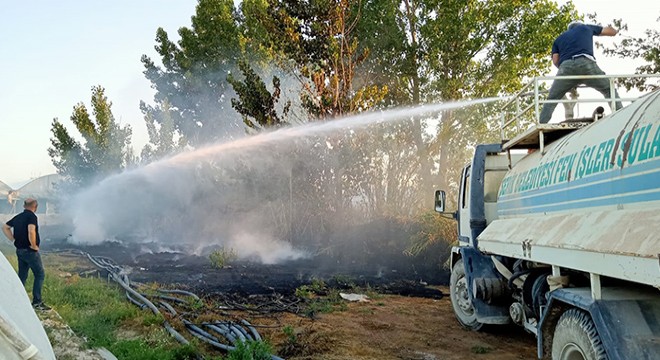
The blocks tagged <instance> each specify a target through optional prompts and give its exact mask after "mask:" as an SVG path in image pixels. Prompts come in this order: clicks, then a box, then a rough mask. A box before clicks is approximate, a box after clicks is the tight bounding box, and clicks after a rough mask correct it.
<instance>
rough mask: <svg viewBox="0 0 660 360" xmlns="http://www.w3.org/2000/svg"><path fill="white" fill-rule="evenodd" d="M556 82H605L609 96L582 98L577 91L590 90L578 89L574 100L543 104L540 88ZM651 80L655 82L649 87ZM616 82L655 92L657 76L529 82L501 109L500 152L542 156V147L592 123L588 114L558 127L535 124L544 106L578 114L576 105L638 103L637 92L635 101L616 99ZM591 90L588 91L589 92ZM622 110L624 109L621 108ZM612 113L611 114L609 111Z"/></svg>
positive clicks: (552, 78) (548, 78) (543, 92)
mask: <svg viewBox="0 0 660 360" xmlns="http://www.w3.org/2000/svg"><path fill="white" fill-rule="evenodd" d="M556 79H565V80H570V79H579V80H589V79H607V80H608V81H609V83H610V96H609V97H606V98H603V97H602V94H600V93H598V92H597V91H596V90H593V89H592V90H593V91H595V92H596V93H598V96H599V97H598V98H582V97H581V96H580V92H578V91H577V89H580V90H581V89H585V88H590V87H588V86H584V85H581V86H578V88H577V89H576V91H575V92H570V93H572V94H573V95H576V94H577V98H567V97H566V96H564V97H563V98H562V99H558V100H547V99H546V98H545V97H546V96H547V93H548V90H545V89H544V88H542V87H541V85H542V84H545V83H546V82H550V81H555V80H556ZM649 79H653V80H655V82H653V81H652V82H651V83H649V82H648V80H649ZM617 80H635V82H634V86H633V87H635V86H638V85H641V84H642V82H645V85H644V86H647V87H650V88H652V89H653V88H655V89H659V88H660V74H625V75H581V76H541V77H535V78H533V79H532V80H531V81H530V82H529V83H528V84H527V85H525V86H524V87H523V88H522V89H521V90H520V91H519V92H518V93H517V94H516V95H514V96H513V97H512V98H511V100H509V101H507V102H506V103H505V104H504V106H502V109H501V114H502V115H501V124H500V137H501V140H502V149H503V150H506V151H507V152H509V150H511V149H539V150H540V151H541V153H542V154H543V153H544V147H545V144H546V143H550V142H552V141H554V140H556V139H557V138H560V137H562V136H564V135H566V134H568V133H570V132H573V131H575V130H577V129H580V128H582V127H584V126H587V125H589V124H590V123H592V122H593V121H594V120H595V118H594V115H593V114H592V115H591V116H589V117H581V118H580V117H578V118H570V119H565V120H564V121H562V122H559V123H545V124H542V123H540V121H539V116H540V113H541V108H542V107H543V105H544V104H550V103H554V104H570V105H572V107H573V108H575V107H577V108H578V111H579V105H580V104H594V103H601V104H602V103H607V104H608V105H609V107H610V109H616V102H618V101H621V102H633V101H635V100H637V99H639V98H640V97H641V96H642V95H644V92H640V94H639V95H638V96H635V97H620V98H616V96H615V90H618V89H617ZM590 89H591V88H590ZM624 106H625V105H624ZM612 111H613V112H614V110H612Z"/></svg>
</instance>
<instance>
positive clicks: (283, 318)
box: [56, 254, 536, 360]
mask: <svg viewBox="0 0 660 360" xmlns="http://www.w3.org/2000/svg"><path fill="white" fill-rule="evenodd" d="M107 255H110V254H107ZM80 260H81V259H80V258H79V260H78V261H80ZM153 260H154V259H149V261H144V260H143V261H137V262H134V263H132V264H130V265H131V266H132V268H133V272H132V275H131V278H134V277H135V278H137V279H138V281H145V280H147V281H157V279H158V278H159V277H162V278H163V280H166V281H163V282H161V284H165V285H167V284H169V285H175V286H184V288H186V287H185V285H182V284H185V280H188V281H187V283H188V285H190V286H188V287H187V288H188V289H190V290H194V291H195V292H198V294H200V295H203V296H204V298H205V299H207V300H208V303H212V302H213V299H214V298H217V297H218V295H217V294H218V293H219V292H224V291H227V290H229V289H232V290H234V291H238V292H239V293H241V295H240V296H238V295H237V296H238V299H246V300H245V301H249V299H254V301H258V300H257V299H259V298H260V297H259V296H255V295H249V291H250V290H253V291H256V290H259V289H269V291H270V292H271V295H272V293H277V292H276V291H275V289H277V290H286V289H285V288H286V287H288V288H289V289H294V290H295V288H296V287H297V286H299V285H300V283H304V282H305V281H306V279H308V277H307V276H297V277H295V278H292V274H291V271H290V269H287V268H278V267H274V268H273V269H270V271H269V270H268V269H265V268H263V267H254V268H250V267H249V266H247V267H245V266H235V267H233V268H230V269H220V270H218V269H210V268H206V265H204V268H200V267H199V265H196V266H192V267H189V266H186V263H185V262H184V261H173V259H171V258H168V259H167V260H168V261H162V258H161V261H159V262H156V261H153ZM72 261H75V260H74V259H73V258H72ZM82 261H83V262H85V261H86V260H84V259H82ZM124 265H129V264H124ZM90 268H92V266H91V264H86V265H85V266H83V267H81V268H79V270H81V271H84V270H88V269H90ZM166 268H167V269H166ZM168 272H169V273H170V274H178V276H171V277H164V276H162V274H165V273H168ZM393 274H395V275H396V276H394V280H395V281H393V282H391V283H390V285H391V284H392V283H396V284H400V283H401V279H400V275H401V274H400V273H393ZM326 275H327V274H326ZM218 279H222V280H223V283H224V286H222V287H220V286H218V282H217V280H218ZM167 280H169V281H167ZM172 280H174V281H172ZM373 280H374V279H373V278H370V279H368V281H369V282H370V281H373ZM385 280H387V279H385ZM385 280H383V282H382V283H381V284H380V285H379V286H376V287H374V288H373V289H376V291H378V289H383V290H385V292H389V293H390V294H384V295H381V294H375V292H374V291H373V290H372V291H371V292H370V293H369V294H370V295H371V296H372V298H371V299H370V301H369V302H364V303H358V302H346V306H345V307H343V309H338V310H336V311H333V312H330V313H317V314H316V315H315V316H314V319H310V318H309V317H306V316H304V315H303V314H293V313H288V312H276V313H269V314H261V315H260V314H255V313H254V312H252V313H246V312H243V313H241V312H238V313H237V312H232V313H233V314H234V316H240V317H241V318H245V319H247V320H249V321H250V322H251V323H252V324H254V325H257V326H262V327H260V328H258V329H259V332H260V333H261V334H262V336H263V337H264V338H266V339H268V340H269V342H270V343H271V344H272V345H273V349H274V350H275V352H276V353H277V354H278V355H280V356H283V357H285V358H287V359H294V360H296V359H298V360H302V359H321V360H326V359H327V360H336V359H356V360H359V359H410V360H413V359H415V360H417V359H419V360H434V359H438V360H439V359H484V360H489V359H503V360H507V359H535V355H536V343H535V338H534V337H533V336H532V335H530V334H527V333H525V332H524V331H523V330H522V329H519V328H517V327H498V328H491V329H490V330H488V331H486V332H471V331H467V330H464V329H463V328H461V327H460V326H459V325H458V323H457V321H456V320H455V318H454V315H453V311H452V308H451V303H450V300H449V296H448V295H447V294H449V289H448V288H447V287H445V286H422V287H423V288H425V289H426V291H419V289H416V288H415V289H413V290H415V291H411V292H408V293H407V292H405V290H406V289H402V288H396V287H395V289H394V290H396V291H389V290H392V288H391V287H388V284H387V281H385ZM390 280H392V279H390ZM255 283H256V284H259V285H260V286H254V284H255ZM414 283H420V281H419V280H412V279H411V280H410V281H409V282H408V284H414ZM177 284H178V285H177ZM241 284H242V286H241ZM248 284H251V285H248ZM205 285H206V286H205ZM245 285H248V286H245ZM287 285H288V286H287ZM205 287H206V289H204V288H205ZM342 291H344V292H350V291H346V290H342ZM214 293H215V294H216V295H214ZM391 293H395V294H399V295H395V294H391ZM400 294H405V295H400ZM443 294H444V295H445V296H443ZM287 296H288V297H286V298H285V299H286V300H290V299H291V297H292V296H294V297H295V295H293V294H289V295H287ZM287 331H288V332H289V333H288V334H287V333H286V332H287ZM56 351H57V349H56Z"/></svg>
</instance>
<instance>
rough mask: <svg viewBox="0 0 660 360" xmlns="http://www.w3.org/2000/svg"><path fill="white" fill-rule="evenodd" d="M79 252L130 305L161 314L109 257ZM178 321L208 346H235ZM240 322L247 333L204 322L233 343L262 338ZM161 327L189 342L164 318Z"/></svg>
mask: <svg viewBox="0 0 660 360" xmlns="http://www.w3.org/2000/svg"><path fill="white" fill-rule="evenodd" d="M78 253H79V254H80V255H82V256H85V257H87V259H88V260H89V261H90V262H91V263H92V264H94V265H95V266H96V267H98V268H100V269H102V270H105V271H106V272H108V279H109V280H110V279H112V280H113V281H115V282H116V283H117V284H118V285H119V286H120V287H121V288H123V289H124V290H125V292H126V298H127V299H128V300H129V301H130V302H131V303H133V304H134V305H136V306H138V307H140V308H141V309H143V308H145V307H147V308H149V309H150V310H151V311H152V312H153V313H154V314H156V315H162V314H161V312H160V310H158V308H157V307H156V306H155V305H154V303H153V302H151V301H150V300H149V299H147V297H146V296H145V295H143V294H140V293H139V292H137V291H136V290H134V289H133V288H132V287H131V283H130V280H129V278H128V276H127V275H126V274H125V273H123V269H122V268H121V267H119V266H117V265H115V264H114V261H113V260H112V259H110V258H105V257H101V258H99V257H94V256H92V255H91V254H89V253H85V252H83V251H79V252H78ZM158 291H159V292H162V293H172V294H180V295H186V296H190V297H192V298H193V299H195V300H200V298H199V297H198V296H197V295H195V294H194V293H192V292H189V291H185V290H179V289H173V290H168V289H158ZM152 297H155V298H159V299H162V300H169V301H174V302H178V303H183V304H188V302H187V301H185V300H182V299H179V298H176V297H172V296H165V295H152ZM159 305H160V306H162V307H163V308H165V309H166V310H167V311H168V312H169V313H170V314H172V316H177V315H178V313H177V311H176V309H174V307H173V306H172V305H170V304H169V303H167V302H166V301H159ZM181 320H182V321H183V323H184V324H185V326H186V329H187V330H188V332H189V333H190V334H191V335H193V336H195V337H197V338H199V339H200V340H202V341H204V342H206V343H208V344H209V345H211V346H213V347H215V348H218V349H221V350H224V351H232V350H234V349H235V347H234V346H230V345H226V344H222V343H221V342H220V341H219V339H218V338H216V337H215V336H213V335H212V334H210V333H209V332H207V331H205V330H203V329H201V328H200V327H199V326H196V325H194V324H193V323H191V322H190V321H188V320H186V319H184V318H182V317H181ZM241 323H242V324H244V325H246V326H247V327H248V329H249V331H250V332H248V331H247V330H245V329H244V328H243V327H242V326H240V325H238V324H235V323H224V324H223V323H221V322H216V323H215V324H204V325H205V326H207V327H208V328H209V329H211V330H213V331H215V332H217V333H218V334H221V335H223V336H224V337H225V338H227V340H229V341H230V342H231V343H232V344H236V343H237V342H238V341H240V342H246V341H248V340H252V339H254V340H256V341H262V340H261V336H260V335H259V333H258V332H257V331H256V329H255V328H254V326H252V325H251V324H250V323H249V322H248V321H247V320H242V321H241ZM163 326H164V327H165V329H166V330H167V332H168V333H169V334H170V335H172V337H173V338H174V339H175V340H177V341H178V342H180V343H182V344H184V345H187V344H189V341H188V340H187V339H186V338H185V337H183V336H182V335H181V334H180V333H179V332H178V331H177V330H176V329H174V328H173V327H172V325H170V323H169V322H168V321H167V320H164V321H163ZM197 358H198V359H201V356H200V355H197ZM271 359H272V360H283V359H282V358H280V357H278V356H275V355H271Z"/></svg>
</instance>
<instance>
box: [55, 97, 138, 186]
mask: <svg viewBox="0 0 660 360" xmlns="http://www.w3.org/2000/svg"><path fill="white" fill-rule="evenodd" d="M91 105H92V115H93V116H94V117H93V118H92V116H90V113H89V111H88V110H87V107H86V106H85V104H83V103H82V102H81V103H78V104H77V105H75V106H74V107H73V114H72V115H71V122H72V123H73V125H74V126H75V127H76V129H77V130H78V131H79V132H80V135H81V136H82V138H83V142H79V141H77V140H75V139H74V138H73V137H72V136H71V135H70V134H69V132H68V131H67V129H66V128H65V127H64V125H63V124H62V123H61V122H60V121H59V120H58V119H57V118H55V119H54V120H53V123H52V128H51V132H52V134H53V137H52V138H51V145H52V147H51V148H49V149H48V155H49V156H50V157H51V158H52V161H53V165H55V167H56V168H57V172H58V174H60V175H62V176H64V177H66V178H67V179H68V180H69V181H70V182H71V183H72V185H74V186H84V185H87V184H89V183H90V182H91V181H93V180H96V179H98V178H101V177H104V176H107V175H109V174H112V173H116V172H119V171H121V170H122V169H124V168H125V166H126V165H127V163H128V162H130V161H131V160H130V159H131V158H132V151H131V148H130V141H131V128H130V126H128V125H125V126H123V127H122V126H119V124H118V123H117V122H116V121H115V117H114V115H113V114H112V110H111V107H112V103H111V102H110V101H108V98H107V97H106V96H105V89H104V88H103V87H101V86H94V87H92V100H91Z"/></svg>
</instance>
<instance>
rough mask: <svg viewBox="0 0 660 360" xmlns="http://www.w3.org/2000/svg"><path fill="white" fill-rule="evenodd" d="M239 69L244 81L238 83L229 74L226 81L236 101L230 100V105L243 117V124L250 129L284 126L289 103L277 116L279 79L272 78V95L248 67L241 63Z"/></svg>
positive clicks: (245, 63) (279, 91)
mask: <svg viewBox="0 0 660 360" xmlns="http://www.w3.org/2000/svg"><path fill="white" fill-rule="evenodd" d="M239 68H240V70H241V72H242V73H243V77H244V80H243V81H239V80H237V79H236V78H234V77H233V76H231V74H230V75H229V77H228V78H227V81H229V83H230V84H231V85H232V86H233V87H234V90H235V91H236V94H237V95H238V99H235V98H234V99H231V105H232V106H233V107H234V109H236V111H238V112H239V113H240V114H241V115H242V116H243V122H244V123H245V125H247V126H248V127H249V128H250V129H259V128H264V127H278V126H282V125H284V124H286V122H285V121H284V119H283V118H284V117H286V115H287V114H288V112H289V109H290V108H291V101H287V102H286V104H285V105H284V108H283V109H282V115H278V114H277V103H278V102H279V100H280V94H281V91H282V90H281V89H280V78H278V77H277V76H274V77H273V93H272V94H271V93H270V92H269V91H268V89H267V88H266V84H265V83H264V82H263V80H261V78H260V77H259V76H258V75H257V73H256V72H255V71H254V70H253V69H252V68H251V67H250V65H249V64H248V63H247V62H245V61H241V62H240V63H239Z"/></svg>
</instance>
